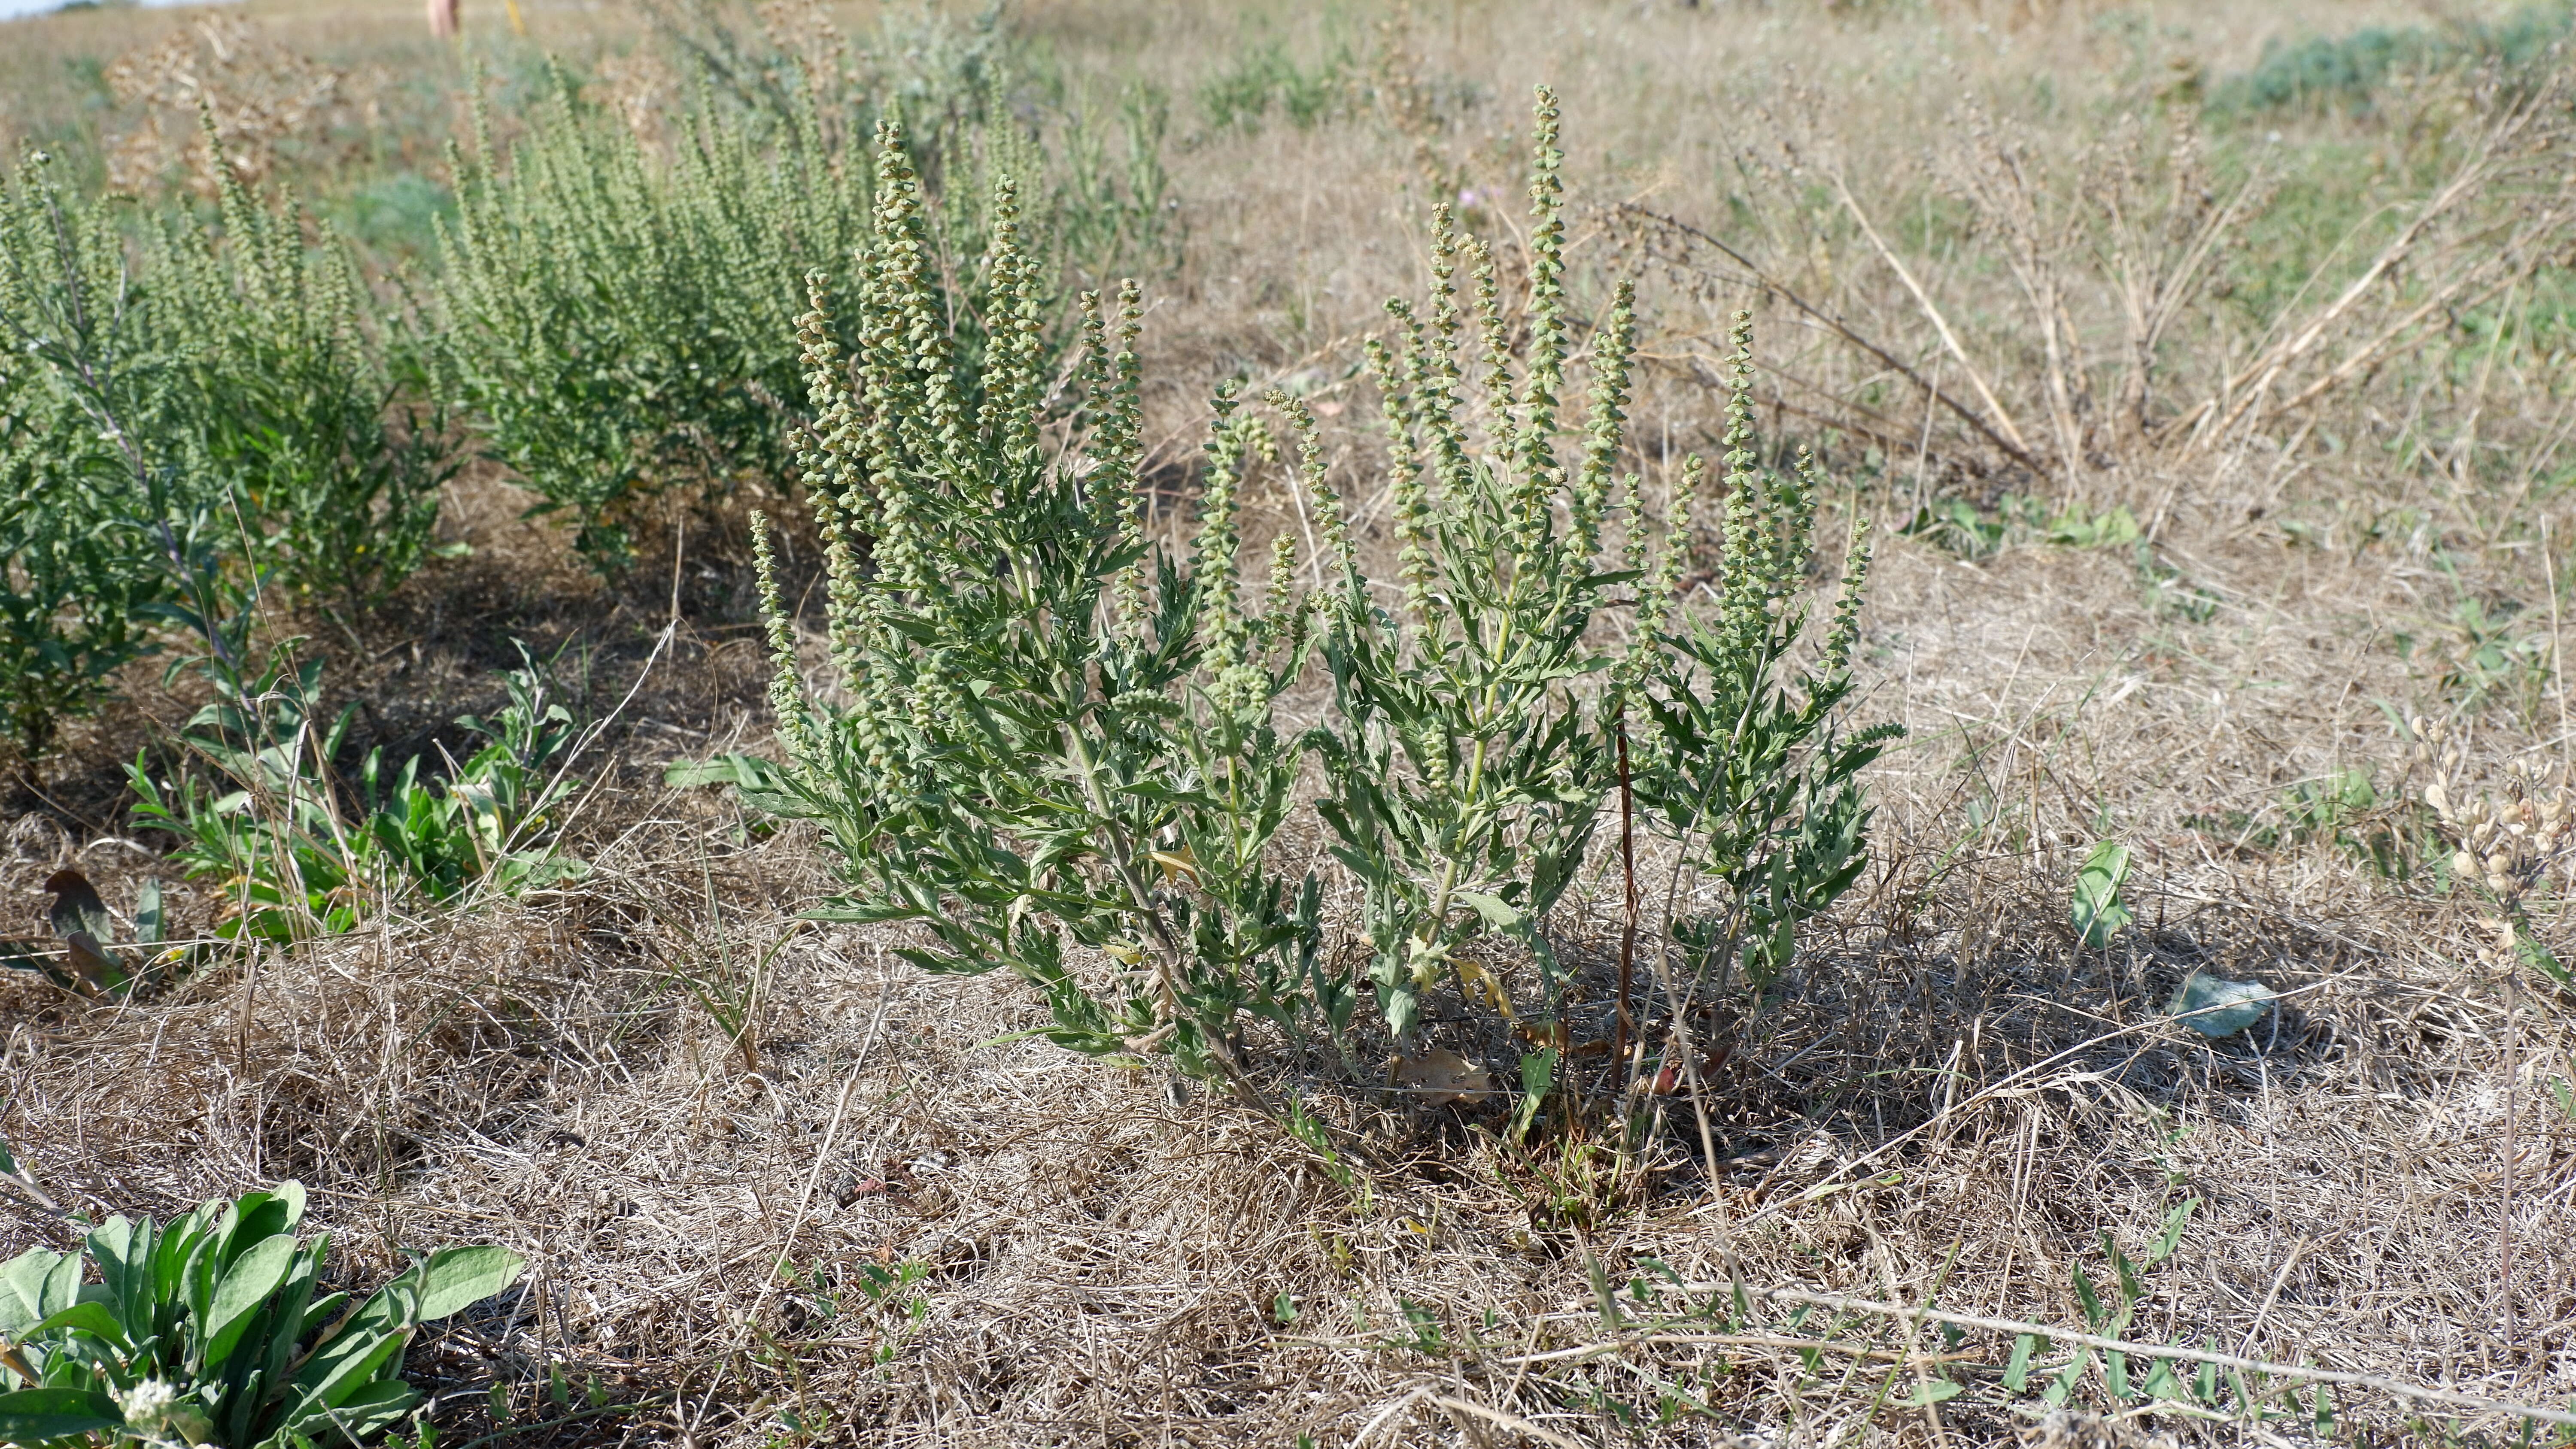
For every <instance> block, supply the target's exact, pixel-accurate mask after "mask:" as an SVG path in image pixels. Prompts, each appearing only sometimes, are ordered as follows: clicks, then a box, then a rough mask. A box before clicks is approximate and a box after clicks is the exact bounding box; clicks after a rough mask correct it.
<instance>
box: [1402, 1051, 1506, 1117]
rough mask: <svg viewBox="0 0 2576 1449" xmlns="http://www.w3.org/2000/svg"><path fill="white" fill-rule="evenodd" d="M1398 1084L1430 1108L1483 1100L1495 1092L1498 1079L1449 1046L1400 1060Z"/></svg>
mask: <svg viewBox="0 0 2576 1449" xmlns="http://www.w3.org/2000/svg"><path fill="white" fill-rule="evenodd" d="M1395 1084H1396V1085H1397V1086H1398V1087H1401V1088H1404V1089H1405V1090H1407V1091H1409V1092H1412V1093H1414V1094H1415V1095H1416V1096H1417V1097H1419V1098H1420V1100H1421V1102H1422V1104H1423V1105H1424V1106H1426V1107H1445V1106H1448V1105H1450V1104H1451V1103H1462V1104H1463V1103H1473V1102H1477V1101H1480V1100H1482V1099H1483V1098H1484V1097H1485V1095H1486V1094H1487V1093H1489V1092H1491V1091H1493V1089H1494V1076H1493V1073H1491V1072H1488V1071H1486V1070H1485V1069H1484V1068H1483V1067H1480V1066H1478V1065H1476V1064H1475V1063H1474V1062H1471V1061H1469V1060H1467V1059H1466V1058H1465V1057H1462V1056H1460V1055H1458V1054H1457V1053H1456V1052H1453V1051H1451V1050H1449V1049H1448V1048H1447V1047H1434V1048H1433V1049H1431V1050H1430V1051H1427V1052H1424V1053H1423V1054H1422V1055H1420V1056H1418V1057H1397V1058H1396V1059H1395Z"/></svg>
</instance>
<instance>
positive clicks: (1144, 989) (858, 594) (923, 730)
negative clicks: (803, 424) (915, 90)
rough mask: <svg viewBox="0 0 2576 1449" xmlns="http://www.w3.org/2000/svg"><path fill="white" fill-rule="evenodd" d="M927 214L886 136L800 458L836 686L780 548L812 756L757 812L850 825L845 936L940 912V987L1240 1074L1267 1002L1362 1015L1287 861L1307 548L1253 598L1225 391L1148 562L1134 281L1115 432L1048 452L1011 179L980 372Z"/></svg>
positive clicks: (1056, 1025)
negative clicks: (820, 529)
mask: <svg viewBox="0 0 2576 1449" xmlns="http://www.w3.org/2000/svg"><path fill="white" fill-rule="evenodd" d="M925 209H926V203H925V201H924V198H923V195H922V192H921V189H920V185H919V182H918V180H917V178H916V177H915V175H914V173H913V171H912V168H911V165H910V163H909V161H908V160H907V159H906V156H905V153H904V150H903V147H902V144H901V136H900V133H899V131H898V130H897V128H895V127H894V126H892V125H887V126H885V127H884V128H882V130H881V132H880V137H879V151H878V160H877V206H876V212H875V219H874V234H873V235H872V236H871V237H870V238H869V240H868V242H867V244H866V247H865V249H864V251H863V253H862V261H861V267H860V272H859V279H858V286H857V288H856V297H855V299H854V305H853V307H852V311H853V313H854V315H853V317H852V318H851V321H850V323H849V326H850V329H851V331H852V332H853V334H854V335H855V336H856V337H857V338H858V342H857V344H856V346H855V347H854V348H853V349H852V350H851V352H850V353H849V354H848V355H847V356H844V355H843V354H842V352H841V351H840V350H839V348H838V347H837V346H836V345H835V344H834V342H833V341H832V335H833V325H832V317H831V310H830V307H829V305H828V302H827V298H826V296H825V293H824V289H823V287H822V284H821V282H820V280H819V279H818V280H817V281H816V282H815V283H814V284H813V307H812V309H811V311H809V312H808V314H807V316H806V318H805V323H804V329H803V337H804V344H805V358H806V366H807V375H808V381H809V384H810V388H811V391H810V398H811V402H812V405H813V409H814V413H815V422H814V424H813V426H812V428H811V429H810V430H809V432H808V433H807V434H806V435H805V438H804V441H803V447H802V452H801V457H800V460H799V461H800V463H801V466H802V472H803V477H804V481H805V486H806V488H807V489H808V490H809V492H810V493H811V495H812V497H813V498H814V500H815V503H816V508H817V511H818V513H819V514H820V515H821V518H822V521H823V526H824V533H825V539H826V566H827V571H828V576H829V588H828V594H829V605H828V611H829V621H830V626H829V635H830V646H831V659H832V666H833V672H834V674H835V675H836V676H837V690H836V693H837V696H838V698H837V699H836V700H830V701H827V700H826V699H825V698H823V697H821V696H818V695H816V694H814V693H811V692H809V691H808V690H807V689H806V688H805V687H804V685H803V682H802V680H801V678H800V676H799V673H798V671H797V666H796V657H795V651H794V641H793V638H792V635H791V632H790V626H789V624H788V621H787V619H786V618H785V616H784V614H783V612H782V609H781V605H780V603H779V597H778V593H777V585H776V579H775V575H774V573H773V571H772V570H771V567H770V563H769V554H768V549H767V542H766V538H765V536H764V538H763V541H762V545H761V549H760V553H759V559H760V565H761V577H762V588H763V593H764V599H765V601H766V604H767V608H768V611H769V617H770V629H771V639H772V644H773V646H774V648H775V650H776V653H777V667H778V675H777V679H776V683H775V687H774V689H773V693H772V698H773V701H774V703H775V704H776V706H777V710H778V714H779V720H780V736H781V738H782V741H783V742H784V743H785V745H786V747H787V753H788V761H787V769H786V771H785V776H786V779H785V782H784V786H783V788H782V789H781V790H780V791H778V792H777V793H776V794H774V795H769V796H766V797H765V798H764V802H763V803H766V804H770V805H771V806H772V808H774V809H778V810H780V811H781V812H782V813H795V814H802V815H807V816H810V817H813V818H815V819H817V820H819V821H820V822H821V823H822V825H823V827H824V829H825V830H826V831H827V832H828V833H829V835H830V836H831V838H832V841H833V844H834V846H835V847H836V849H837V851H838V853H839V855H840V857H841V861H842V863H843V865H844V866H845V869H846V878H847V880H848V882H849V884H850V886H851V891H850V894H849V895H848V897H847V898H846V899H845V900H844V901H843V902H842V903H841V904H840V905H838V906H837V907H834V908H832V909H831V910H829V911H828V912H827V914H829V915H832V916H834V917H835V918H839V919H849V920H863V921H903V922H909V923H913V924H914V925H915V927H916V928H917V930H918V931H919V932H920V933H921V934H920V937H919V938H917V939H920V940H922V941H924V942H925V944H918V945H914V946H911V947H908V948H906V950H905V953H904V954H905V955H906V956H907V958H908V959H910V960H912V961H913V962H914V963H915V964H917V965H919V966H921V967H923V968H925V969H927V970H932V971H940V972H967V973H972V972H985V971H992V970H996V969H1009V970H1011V971H1013V972H1015V973H1017V974H1018V975H1020V976H1021V977H1022V978H1024V979H1025V980H1027V981H1028V982H1029V983H1030V984H1031V985H1032V986H1034V987H1036V988H1037V989H1038V991H1039V992H1040V993H1041V994H1042V995H1043V996H1044V997H1045V999H1046V1001H1047V1004H1048V1007H1049V1010H1050V1012H1051V1014H1052V1017H1053V1025H1052V1026H1050V1027H1049V1028H1047V1030H1046V1033H1045V1034H1046V1035H1048V1036H1049V1037H1051V1038H1052V1039H1053V1040H1055V1041H1057V1042H1058V1043H1060V1044H1062V1045H1064V1046H1067V1047H1070V1048H1072V1049H1074V1050H1076V1051H1081V1052H1087V1053H1091V1054H1095V1055H1113V1054H1144V1053H1154V1052H1168V1053H1169V1054H1170V1055H1171V1056H1172V1057H1173V1058H1174V1059H1175V1060H1176V1061H1177V1062H1178V1063H1179V1064H1180V1065H1181V1067H1182V1068H1183V1069H1184V1070H1187V1071H1189V1072H1192V1073H1194V1074H1198V1075H1202V1076H1212V1075H1226V1076H1237V1075H1238V1074H1239V1067H1238V1064H1237V1063H1236V1061H1235V1059H1234V1048H1233V1046H1232V1045H1231V1035H1232V1033H1233V1031H1234V1030H1235V1029H1236V1019H1237V1018H1238V1017H1239V1016H1241V1015H1242V1014H1243V1013H1246V1012H1250V1013H1252V1014H1255V1015H1257V1016H1261V1017H1266V1018H1268V1019H1270V1020H1271V1021H1273V1022H1275V1023H1277V1024H1278V1025H1279V1026H1280V1027H1282V1028H1283V1029H1285V1030H1288V1031H1290V1032H1297V1031H1301V1030H1303V1029H1305V1028H1306V1026H1307V1025H1308V1024H1309V1022H1310V1021H1311V1019H1313V1018H1314V1017H1315V1016H1316V1015H1317V1014H1318V1013H1319V1011H1320V1014H1321V1015H1322V1017H1324V1018H1325V1019H1327V1020H1330V1019H1334V1018H1336V1017H1337V1016H1338V1018H1339V1019H1342V1020H1347V1018H1348V1014H1349V1012H1348V1007H1347V1005H1346V1004H1338V1003H1342V1002H1343V999H1344V997H1345V996H1346V994H1347V993H1346V989H1345V988H1342V987H1340V986H1338V985H1337V984H1336V983H1334V982H1332V981H1330V980H1328V979H1326V977H1325V976H1324V975H1323V974H1322V973H1321V971H1320V968H1319V966H1318V958H1317V947H1318V945H1319V940H1320V929H1319V923H1318V921H1317V912H1318V906H1319V894H1318V891H1317V889H1316V886H1315V884H1314V883H1313V882H1312V881H1311V880H1308V881H1305V882H1302V883H1299V882H1292V881H1289V880H1286V879H1283V878H1281V877H1280V876H1278V875H1277V874H1275V873H1274V872H1273V870H1272V868H1271V865H1270V862H1269V861H1268V859H1267V852H1268V847H1269V845H1270V842H1271V839H1272V837H1273V836H1274V835H1275V834H1276V832H1277V831H1278V829H1279V827H1280V825H1281V823H1282V822H1283V821H1285V820H1286V818H1287V816H1288V813H1289V808H1290V790H1291V786H1292V785H1293V783H1294V781H1295V779H1296V776H1297V772H1298V763H1299V756H1298V750H1297V747H1296V743H1295V741H1294V739H1293V738H1289V737H1284V736H1283V735H1282V734H1281V732H1280V731H1279V730H1278V728H1277V727H1276V725H1275V723H1274V721H1273V719H1272V706H1273V702H1274V701H1275V700H1276V699H1277V697H1278V695H1279V694H1280V693H1281V691H1283V690H1284V689H1286V688H1287V687H1288V685H1289V684H1290V683H1291V682H1292V681H1293V680H1295V679H1296V677H1297V675H1298V673H1299V670H1300V667H1301V664H1302V661H1303V659H1304V657H1305V655H1306V653H1307V611H1306V607H1305V604H1304V601H1303V600H1302V599H1301V598H1300V597H1298V595H1297V594H1296V592H1295V591H1294V589H1293V586H1292V580H1293V577H1294V573H1295V558H1294V556H1293V553H1291V552H1290V551H1289V550H1288V549H1287V548H1286V547H1285V546H1284V545H1283V547H1282V548H1281V550H1280V551H1279V552H1278V553H1277V554H1275V555H1274V557H1273V560H1272V567H1271V570H1270V580H1269V587H1268V590H1267V592H1266V594H1265V595H1264V596H1263V597H1262V599H1261V601H1260V603H1259V604H1258V606H1257V607H1247V606H1246V604H1245V603H1244V601H1243V598H1242V579H1241V569H1240V566H1239V559H1238V553H1239V548H1240V537H1239V534H1238V532H1237V528H1236V511H1237V503H1236V500H1237V492H1236V488H1237V484H1238V483H1239V481H1240V478H1241V476H1242V469H1243V467H1244V460H1245V457H1246V455H1247V452H1248V450H1249V449H1250V448H1251V447H1252V446H1253V443H1252V440H1251V435H1250V424H1249V423H1248V421H1247V420H1245V419H1244V418H1243V417H1242V416H1241V415H1240V414H1239V413H1238V412H1237V411H1236V409H1235V405H1234V400H1233V399H1232V398H1231V397H1230V396H1229V397H1221V398H1220V399H1219V400H1218V404H1217V408H1218V422H1217V426H1216V429H1215V432H1214V436H1213V438H1212V439H1211V441H1210V444H1209V448H1208V457H1207V479H1208V492H1207V498H1206V501H1205V505H1204V510H1203V513H1202V517H1201V519H1200V526H1199V530H1198V536H1197V539H1196V543H1195V546H1194V547H1193V548H1191V549H1190V550H1189V551H1188V552H1187V553H1186V554H1176V553H1175V552H1174V551H1173V550H1171V549H1169V548H1166V547H1164V546H1162V545H1161V544H1159V543H1156V542H1153V541H1150V540H1148V539H1147V538H1146V536H1145V532H1144V528H1143V519H1142V516H1141V508H1142V499H1141V496H1140V494H1139V491H1138V478H1137V466H1138V462H1139V458H1140V456H1141V440H1140V438H1139V436H1138V433H1139V419H1140V409H1139V403H1138V398H1137V388H1138V383H1139V377H1138V368H1137V363H1136V358H1135V353H1134V350H1133V341H1134V337H1135V330H1136V319H1137V314H1138V310H1139V309H1138V304H1137V297H1136V293H1135V291H1134V290H1133V288H1132V286H1131V287H1130V288H1129V289H1128V290H1127V291H1126V292H1125V293H1124V294H1123V295H1122V296H1121V298H1120V300H1119V305H1118V308H1117V314H1116V316H1115V318H1114V319H1113V318H1112V317H1110V316H1108V315H1105V313H1106V306H1105V304H1103V303H1102V302H1101V301H1100V299H1099V298H1098V297H1097V296H1096V295H1094V296H1090V297H1086V299H1085V302H1084V307H1085V316H1084V323H1083V330H1084V337H1085V348H1084V360H1083V363H1082V366H1081V369H1080V381H1081V384H1082V387H1083V389H1084V394H1085V396H1084V402H1085V404H1086V407H1087V410H1088V414H1089V423H1090V429H1089V438H1088V441H1087V442H1086V443H1085V444H1084V445H1083V446H1081V447H1079V448H1075V449H1072V450H1069V451H1066V452H1062V453H1057V454H1053V455H1051V454H1050V453H1049V451H1048V450H1047V449H1045V448H1044V447H1043V446H1042V445H1041V442H1040V437H1039V431H1038V425H1039V421H1040V409H1041V408H1042V407H1043V406H1044V405H1045V395H1046V390H1047V386H1048V382H1049V375H1048V372H1047V370H1046V368H1045V366H1044V352H1043V348H1042V345H1041V340H1040V332H1039V328H1040V323H1039V319H1038V316H1037V313H1038V308H1039V285H1040V284H1039V279H1038V277H1037V274H1036V265H1035V262H1034V259H1032V258H1031V257H1030V256H1029V255H1028V254H1027V253H1026V252H1025V251H1024V250H1023V249H1022V248H1021V247H1020V244H1019V231H1018V223H1017V202H1016V197H1015V192H1014V189H1013V187H1012V186H1011V185H1010V184H1009V183H1008V182H1004V183H1002V184H1000V185H999V186H997V188H996V194H995V197H994V200H993V211H992V214H993V216H994V218H995V224H994V227H993V231H992V245H991V248H990V251H989V253H988V255H987V256H986V257H985V259H984V262H983V266H982V268H981V276H980V296H978V297H975V298H973V299H972V303H973V305H977V306H978V307H979V308H980V310H981V312H982V314H983V315H984V316H985V317H986V318H987V319H988V321H987V325H988V327H989V328H990V335H991V337H992V341H991V344H990V345H989V346H988V347H987V348H986V349H985V352H984V356H983V359H982V362H981V366H980V367H972V368H970V367H967V366H965V365H963V364H961V362H960V360H959V359H958V358H957V356H956V355H955V353H954V351H953V350H952V348H951V344H950V341H949V335H950V334H949V328H948V321H949V317H948V308H949V305H950V299H949V298H947V297H946V296H945V295H943V293H942V291H941V288H940V285H939V282H938V273H937V271H936V270H935V263H934V258H933V256H932V254H931V251H930V246H929V236H930V226H929V223H928V220H927V218H926V216H925ZM964 304H965V303H964V302H962V301H961V303H960V305H964ZM966 372H972V373H973V374H974V375H973V376H971V377H970V376H962V375H961V373H966ZM970 399H971V401H970ZM1069 947H1070V948H1080V950H1081V952H1082V953H1083V955H1084V956H1087V957H1088V958H1089V959H1087V960H1085V959H1079V958H1078V957H1077V956H1076V954H1075V953H1074V951H1072V950H1069V949H1068V948H1069ZM1337 993H1341V994H1340V995H1337Z"/></svg>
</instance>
